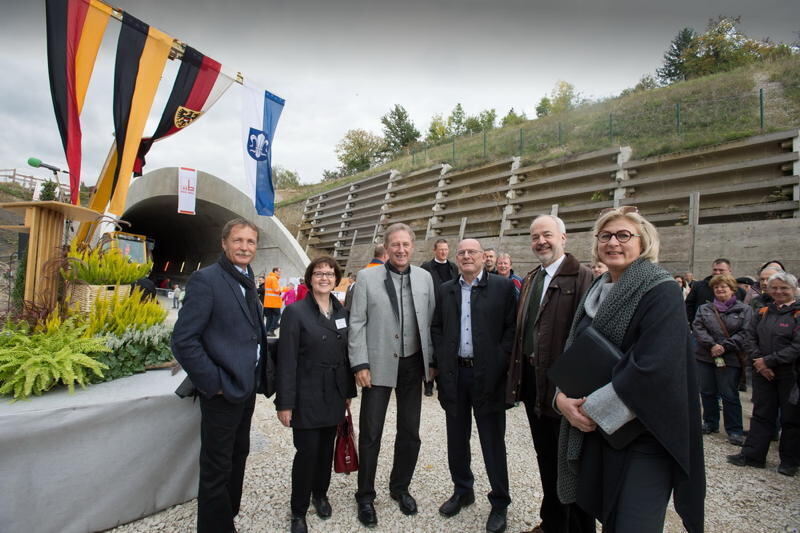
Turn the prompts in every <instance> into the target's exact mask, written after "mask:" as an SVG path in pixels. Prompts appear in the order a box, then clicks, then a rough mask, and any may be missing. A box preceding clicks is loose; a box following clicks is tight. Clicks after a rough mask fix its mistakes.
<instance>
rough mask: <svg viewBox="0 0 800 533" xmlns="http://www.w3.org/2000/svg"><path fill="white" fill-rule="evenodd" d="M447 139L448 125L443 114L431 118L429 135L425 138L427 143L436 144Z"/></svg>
mask: <svg viewBox="0 0 800 533" xmlns="http://www.w3.org/2000/svg"><path fill="white" fill-rule="evenodd" d="M445 138H447V124H446V123H445V121H444V118H442V114H441V113H438V114H436V115H433V117H432V118H431V125H430V126H428V134H427V135H426V136H425V141H426V142H428V143H431V144H436V143H438V142H439V141H442V140H444V139H445Z"/></svg>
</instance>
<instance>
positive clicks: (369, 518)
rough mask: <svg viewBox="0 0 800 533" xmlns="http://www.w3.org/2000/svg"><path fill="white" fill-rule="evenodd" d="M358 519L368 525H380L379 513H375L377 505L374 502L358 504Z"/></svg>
mask: <svg viewBox="0 0 800 533" xmlns="http://www.w3.org/2000/svg"><path fill="white" fill-rule="evenodd" d="M358 521H359V522H361V523H362V524H364V526H366V527H375V526H377V525H378V515H376V514H375V506H374V505H372V503H359V504H358Z"/></svg>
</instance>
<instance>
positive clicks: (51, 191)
mask: <svg viewBox="0 0 800 533" xmlns="http://www.w3.org/2000/svg"><path fill="white" fill-rule="evenodd" d="M57 190H58V185H57V184H56V182H55V181H53V180H47V181H45V182H44V183H42V189H41V190H40V191H39V200H41V201H42V202H44V201H46V200H56V199H57V198H56V191H57Z"/></svg>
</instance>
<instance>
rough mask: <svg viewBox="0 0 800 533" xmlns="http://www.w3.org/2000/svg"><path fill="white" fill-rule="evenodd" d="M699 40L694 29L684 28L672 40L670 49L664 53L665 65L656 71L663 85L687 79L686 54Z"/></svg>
mask: <svg viewBox="0 0 800 533" xmlns="http://www.w3.org/2000/svg"><path fill="white" fill-rule="evenodd" d="M696 38H697V33H696V32H695V31H694V29H692V28H683V29H682V30H681V31H679V32H678V35H676V36H675V38H674V39H672V42H671V43H670V45H669V48H668V49H667V51H666V52H664V63H663V64H662V65H661V67H660V68H657V69H656V75H657V76H658V79H659V81H660V82H661V83H663V84H664V85H669V84H671V83H675V82H677V81H683V80H685V79H686V68H685V65H684V63H685V61H686V59H685V57H684V53H685V52H686V50H688V49H689V47H690V46H691V45H692V43H693V42H694V40H695V39H696Z"/></svg>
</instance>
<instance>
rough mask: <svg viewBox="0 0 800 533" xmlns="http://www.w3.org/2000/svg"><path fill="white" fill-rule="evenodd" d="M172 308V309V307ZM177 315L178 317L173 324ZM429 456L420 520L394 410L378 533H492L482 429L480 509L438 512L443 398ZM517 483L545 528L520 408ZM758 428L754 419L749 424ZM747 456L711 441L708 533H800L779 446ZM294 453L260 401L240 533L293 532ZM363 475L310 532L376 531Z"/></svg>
mask: <svg viewBox="0 0 800 533" xmlns="http://www.w3.org/2000/svg"><path fill="white" fill-rule="evenodd" d="M170 306H171V303H170ZM173 314H174V312H172V311H171V312H170V315H171V317H170V318H172V315H173ZM742 399H743V401H744V402H745V407H744V412H745V414H746V415H749V413H750V410H751V406H750V404H749V402H747V400H748V399H749V393H743V394H742ZM422 409H423V412H422V421H423V422H422V431H421V434H422V451H421V453H420V460H419V463H418V465H417V470H416V474H415V476H414V481H413V483H412V486H411V492H412V494H413V495H414V496H415V497H416V499H417V502H418V504H419V508H420V513H419V514H418V515H417V516H414V517H406V516H404V515H403V514H402V513H401V512H400V511H399V509H398V508H397V505H396V503H395V502H394V501H393V500H391V499H390V498H389V495H388V488H387V487H388V477H389V469H390V468H391V448H392V445H393V442H394V429H393V428H394V420H395V418H394V417H395V411H394V402H392V403H391V404H390V409H389V413H388V415H387V417H388V418H387V423H386V431H385V433H384V439H383V452H382V454H381V462H380V464H379V468H378V479H377V483H376V487H377V490H378V500H377V501H376V509H377V512H378V520H379V523H378V528H376V529H374V530H372V531H374V532H375V533H379V532H409V531H415V532H453V531H461V532H471V531H475V532H481V531H484V525H485V521H486V517H487V516H488V513H489V504H488V501H487V500H486V498H485V494H486V493H488V491H489V487H488V483H487V481H486V473H485V471H484V469H483V462H482V460H481V456H480V447H479V446H478V437H477V432H476V431H475V430H474V428H473V436H472V443H473V449H472V455H473V469H474V471H475V477H476V486H475V492H476V495H477V496H478V499H477V501H476V504H475V505H473V506H471V507H468V508H467V509H465V510H463V511H462V512H461V513H460V514H459V515H457V516H456V517H453V518H450V519H446V518H443V517H441V516H440V515H439V514H438V512H437V509H438V507H439V505H441V503H442V502H444V501H445V500H446V499H447V498H448V497H449V496H450V494H451V492H452V484H451V481H450V477H449V473H448V471H447V457H446V449H445V428H444V415H443V411H442V410H441V408H440V407H439V404H438V401H437V400H436V398H435V397H434V398H423V408H422ZM358 410H359V401H358V399H356V400H355V401H354V403H353V416H354V418H356V427H357V426H358ZM507 417H508V418H507V422H508V424H507V425H508V431H507V435H506V442H507V446H508V465H509V476H510V479H511V497H512V498H513V500H514V502H513V503H512V505H511V507H510V508H509V514H508V520H509V527H508V531H509V532H512V533H516V532H519V531H524V530H529V529H531V528H532V527H533V526H535V525H536V524H537V523H538V505H539V503H540V501H541V496H542V494H541V488H540V484H539V476H538V470H537V466H536V460H535V457H534V450H533V445H532V443H531V439H530V433H529V430H528V424H527V419H526V417H525V412H524V408H521V407H520V408H514V409H511V410H509V411H508V414H507ZM746 419H747V420H748V422H749V416H746ZM738 449H739V448H737V447H735V446H732V445H730V444H728V443H727V441H726V440H725V438H724V436H723V435H721V434H715V435H709V436H707V437H705V455H706V472H707V477H708V497H707V500H706V531H709V532H715V533H716V532H720V533H722V532H726V533H727V532H742V533H756V532H792V531H794V532H797V531H800V476H798V477H795V478H787V477H785V476H782V475H780V474H778V473H777V472H775V467H776V466H777V445H773V446H772V449H771V451H770V455H769V458H768V461H767V468H766V469H764V470H758V469H753V468H739V467H735V466H732V465H729V464H727V463H726V462H725V455H727V454H731V453H736V452H737V450H738ZM293 454H294V449H293V447H292V439H291V431H290V430H289V429H287V428H284V427H283V426H281V425H280V423H279V422H278V420H277V417H276V416H275V407H274V405H273V403H272V401H271V400H266V399H264V398H263V397H261V398H259V400H258V404H257V407H256V413H255V416H254V420H253V433H252V451H251V455H250V460H249V463H248V467H247V476H246V479H245V489H244V501H243V506H242V510H241V514H240V517H239V520H238V522H237V526H238V528H239V531H240V532H242V533H245V532H258V533H261V532H265V533H266V532H273V531H288V528H289V494H290V491H291V482H290V471H291V462H292V457H293ZM355 490H356V476H355V475H350V476H346V475H342V474H334V476H333V481H332V483H331V489H330V492H329V496H330V499H331V504H332V506H333V517H332V518H331V519H330V520H328V521H324V522H323V521H321V520H319V519H318V518H317V517H316V516H315V515H314V513H313V510H312V511H310V512H309V517H308V525H309V529H310V530H311V531H325V532H349V531H370V530H367V529H366V528H363V527H361V525H360V523H359V522H358V520H357V519H356V516H355V510H356V509H355V503H354V499H353V494H354V493H355ZM195 513H196V502H195V501H190V502H187V503H185V504H183V505H178V506H175V507H172V508H170V509H167V510H165V511H162V512H160V513H157V514H155V515H153V516H150V517H147V518H144V519H142V520H139V521H137V522H133V523H131V524H127V525H124V526H121V527H118V528H116V529H114V530H113V531H114V532H115V533H133V532H136V533H150V532H153V531H165V532H170V533H184V532H185V533H189V532H192V531H194V524H195ZM598 530H599V528H598ZM665 531H668V532H680V531H683V528H682V527H681V524H680V519H679V518H678V516H677V514H676V513H675V511H674V509H673V508H672V506H671V505H670V507H669V509H668V515H667V525H666V528H665Z"/></svg>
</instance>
